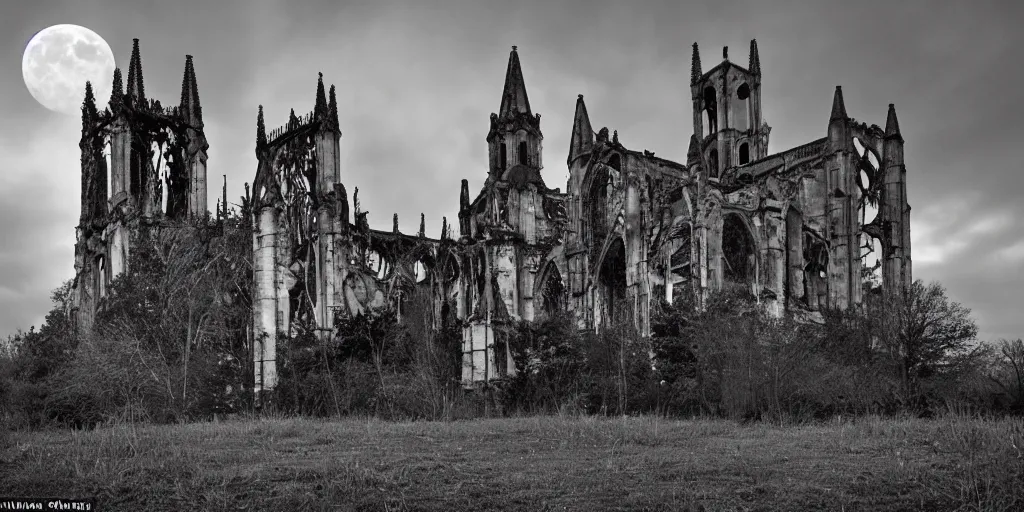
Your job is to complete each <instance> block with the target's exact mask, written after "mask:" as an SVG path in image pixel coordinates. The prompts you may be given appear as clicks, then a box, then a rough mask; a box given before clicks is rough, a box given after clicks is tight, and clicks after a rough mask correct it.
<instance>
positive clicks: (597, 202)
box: [590, 175, 608, 246]
mask: <svg viewBox="0 0 1024 512" xmlns="http://www.w3.org/2000/svg"><path fill="white" fill-rule="evenodd" d="M607 223H608V177H607V175H605V176H599V177H598V181H597V182H596V183H594V190H593V193H592V194H591V196H590V236H591V238H590V241H591V243H592V244H594V246H596V245H597V242H599V241H601V240H604V235H605V232H606V230H607V227H606V224H607Z"/></svg>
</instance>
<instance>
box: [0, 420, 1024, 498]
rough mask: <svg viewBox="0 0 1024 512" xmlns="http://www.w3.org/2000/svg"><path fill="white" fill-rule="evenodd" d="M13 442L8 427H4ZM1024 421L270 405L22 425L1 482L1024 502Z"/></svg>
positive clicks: (306, 493) (238, 490) (58, 487)
mask: <svg viewBox="0 0 1024 512" xmlns="http://www.w3.org/2000/svg"><path fill="white" fill-rule="evenodd" d="M0 440H2V439H0ZM1022 443H1024V422H1022V421H1021V420H1019V419H1017V420H976V419H968V418H962V417H947V418H941V419H936V420H916V419H913V420H911V419H907V420H893V419H880V418H862V419H856V420H853V421H849V420H846V421H836V422H831V423H828V424H820V425H805V426H773V425H768V424H751V425H737V424H736V423H732V422H727V421H721V420H685V421H676V420H666V419H661V418H655V417H641V418H594V417H568V416H565V417H557V416H556V417H530V418H512V419H494V420H477V421H464V422H463V421H460V422H415V423H388V422H382V421H377V420H340V421H319V420H311V419H269V420H268V419H262V420H246V421H242V420H239V421H231V422H220V423H217V422H214V423H199V424H191V425H174V426H132V425H120V426H115V427H107V428H101V429H97V430H94V431H78V432H74V431H62V432H44V433H14V434H9V435H6V440H5V441H4V442H3V443H2V445H0V448H3V450H2V451H0V497H2V496H8V497H9V496H22V497H69V498H70V497H83V496H93V497H95V498H96V499H97V503H98V505H99V506H100V509H101V510H229V509H243V510H245V509H248V510H438V511H440V510H445V511H448V510H587V511H597V510H808V509H812V510H813V509H819V510H1022V509H1024V454H1022V450H1024V444H1022Z"/></svg>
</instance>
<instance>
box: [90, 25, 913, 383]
mask: <svg viewBox="0 0 1024 512" xmlns="http://www.w3.org/2000/svg"><path fill="white" fill-rule="evenodd" d="M723 53H724V55H723V60H722V62H720V63H719V64H717V65H715V66H714V67H712V68H711V69H709V70H708V71H703V69H702V67H701V61H700V55H699V52H698V48H697V45H696V44H694V45H693V56H692V68H691V76H690V96H691V100H692V102H693V135H691V136H690V137H689V140H688V142H685V143H686V144H688V149H687V154H686V162H685V163H677V162H673V161H670V160H666V159H663V158H658V157H655V156H654V153H652V152H649V151H646V150H645V151H642V152H637V151H633V150H630V149H628V148H626V147H625V146H623V145H622V144H621V143H620V142H619V140H618V134H617V132H613V133H612V134H609V130H608V129H607V128H601V129H600V130H597V131H595V130H594V129H593V125H592V124H591V122H590V117H589V115H588V114H587V108H586V106H585V105H584V103H583V96H582V95H580V96H579V98H578V99H577V100H576V113H575V117H574V119H573V125H572V128H571V130H572V136H571V141H570V145H569V151H568V158H567V165H568V170H569V179H568V183H567V185H566V191H565V192H564V193H563V192H561V191H560V190H559V189H557V188H556V189H551V188H548V186H547V184H546V182H545V180H544V173H543V172H542V170H543V167H544V166H543V154H542V149H541V148H542V144H541V143H542V141H543V138H544V137H543V134H542V131H541V124H540V120H541V117H540V114H535V113H534V112H533V110H532V109H531V107H530V101H529V98H528V96H527V91H526V84H525V81H524V79H523V72H522V68H521V65H520V61H519V54H518V53H517V50H516V48H515V47H512V52H511V54H510V55H509V60H508V69H507V71H506V74H505V84H504V89H503V90H502V95H501V103H500V105H499V108H498V112H497V113H496V114H491V116H490V129H489V131H488V132H487V136H486V141H487V148H488V155H489V158H488V161H489V164H488V169H487V172H486V178H485V179H484V184H483V187H482V189H481V190H480V191H479V192H478V193H477V194H476V196H475V197H474V196H473V195H471V194H470V188H469V182H468V180H462V188H461V194H460V209H459V219H458V226H457V231H456V228H455V226H452V227H449V226H448V223H447V219H445V220H444V222H443V227H442V229H441V234H440V237H439V238H437V239H434V238H431V237H427V236H426V234H425V233H424V221H423V218H422V217H421V219H420V228H419V231H418V232H417V233H416V234H403V233H402V232H400V231H399V227H398V218H397V215H396V216H395V218H394V225H393V229H391V230H390V231H388V230H375V229H370V227H369V224H368V222H367V212H366V211H363V210H362V209H361V208H360V204H359V200H358V190H355V191H354V193H353V194H352V200H351V202H350V201H349V195H348V192H347V191H346V189H345V186H344V185H343V180H342V170H341V168H340V159H339V144H340V141H341V131H340V126H339V121H338V110H337V100H336V97H335V89H334V87H333V86H331V87H330V92H329V93H327V92H325V89H324V84H323V80H322V75H321V79H320V80H319V81H318V83H317V90H316V99H315V104H314V107H313V110H312V112H309V113H308V114H306V115H303V116H301V117H300V116H296V115H295V113H294V110H293V111H292V114H291V115H290V118H289V120H288V122H287V124H285V125H284V126H282V127H280V128H277V129H274V130H270V131H268V130H267V129H266V126H265V123H264V118H263V108H262V106H261V107H260V109H259V114H258V117H257V135H256V155H257V158H258V161H259V164H258V167H257V169H256V176H255V178H254V180H253V188H252V195H251V200H250V202H249V205H250V207H249V208H248V212H247V213H248V214H249V215H251V220H252V222H253V226H254V235H253V246H252V247H253V253H252V262H253V283H252V289H251V292H252V295H253V316H252V323H251V326H250V329H251V334H252V339H253V340H254V346H253V353H254V361H253V363H254V370H255V372H254V374H255V389H256V390H267V389H271V388H273V387H274V385H275V383H276V381H277V373H276V348H277V342H278V339H279V338H280V337H281V336H285V335H288V334H293V333H295V332H296V330H297V329H298V328H299V327H300V326H304V327H307V328H311V329H314V330H315V331H316V332H317V333H318V334H319V335H320V336H321V337H323V338H325V339H330V338H331V337H332V336H333V332H334V330H333V326H334V324H335V320H336V319H337V318H342V317H346V316H352V315H359V314H363V313H366V312H369V311H372V310H375V309H377V308H381V307H390V308H391V310H393V311H395V313H396V314H397V315H398V316H399V318H400V319H401V318H402V315H403V312H404V311H405V310H406V309H407V308H409V307H411V305H412V304H414V303H417V302H418V303H419V304H420V306H421V307H423V308H424V310H426V311H429V318H430V320H429V321H430V323H431V325H432V326H433V327H434V328H440V327H443V326H458V327H460V328H461V330H462V339H463V374H462V375H463V381H464V383H465V384H466V385H467V386H470V385H474V384H479V383H482V382H488V381H491V380H494V379H500V378H502V377H504V376H507V375H510V374H511V373H513V372H514V371H515V367H514V364H513V361H512V357H511V354H510V352H509V348H508V344H507V343H506V342H505V337H506V336H507V333H508V329H507V327H508V326H510V325H511V324H512V322H514V321H515V320H519V319H522V320H528V321H532V320H536V319H540V318H542V317H544V316H546V315H554V314H563V313H564V314H570V315H572V317H573V318H575V319H576V322H577V324H578V326H579V327H580V328H582V329H597V330H600V329H602V328H604V327H606V326H609V325H613V324H618V323H629V324H632V325H633V326H635V327H636V328H637V329H638V330H639V331H640V332H642V333H644V334H645V335H647V334H649V333H650V313H649V311H650V308H651V305H652V303H655V301H666V302H669V303H671V302H674V301H676V300H677V299H679V298H683V297H686V298H689V299H692V300H693V301H694V302H695V303H696V304H697V305H698V306H699V305H700V304H702V303H703V301H705V300H706V299H707V297H708V295H709V294H710V293H713V292H715V291H718V290H721V289H722V288H723V287H726V286H732V287H738V288H739V289H744V290H747V291H749V293H750V294H752V295H753V296H755V297H756V298H757V300H758V301H759V302H760V303H761V304H763V306H764V307H765V308H766V309H767V311H768V312H769V313H770V314H772V315H775V316H781V315H783V314H785V313H786V312H787V311H788V312H791V313H793V314H799V315H803V316H807V315H813V312H814V311H816V310H818V309H820V308H823V307H839V308H845V307H848V306H851V305H857V304H860V303H862V300H863V299H864V294H865V293H869V292H870V291H871V290H881V291H882V292H883V293H887V294H894V293H896V294H898V293H901V291H902V290H904V289H905V288H906V287H907V286H908V285H909V284H910V282H911V262H910V207H909V206H908V204H907V192H906V190H907V189H906V167H905V166H904V163H903V138H902V136H901V134H900V129H899V123H898V122H897V119H896V111H895V109H894V108H893V105H891V104H890V105H889V110H888V114H887V118H886V122H885V128H884V129H882V128H880V127H879V126H878V125H867V124H865V123H858V122H856V121H855V120H853V119H851V118H850V117H849V116H847V114H846V108H845V106H844V104H843V95H842V90H841V89H840V88H839V87H836V90H835V96H834V98H833V102H832V109H831V113H830V115H829V119H828V122H827V123H825V122H824V120H823V122H822V127H823V128H827V129H826V130H825V136H823V137H822V138H820V139H817V140H813V141H810V142H808V143H806V144H803V145H801V146H797V147H795V148H792V149H789V150H786V151H782V152H777V153H774V154H769V153H768V135H769V133H770V131H771V128H770V127H769V126H768V124H767V122H765V120H764V119H763V118H762V115H761V65H760V59H759V56H758V49H757V43H756V41H751V43H750V53H749V60H748V63H747V66H746V67H744V66H740V65H738V64H736V63H734V62H731V61H730V60H729V59H728V49H727V48H726V50H725V51H724V52H723ZM82 119H83V133H82V141H81V148H82V217H81V222H80V224H79V227H78V239H77V240H78V241H77V244H76V251H75V254H76V261H75V266H76V271H77V273H76V280H75V294H74V297H75V303H74V307H75V308H76V313H75V314H76V318H77V324H78V325H79V328H80V329H88V328H89V326H90V325H91V320H92V318H93V316H94V314H95V311H96V309H97V307H102V305H101V304H102V303H101V301H100V299H101V298H102V297H103V296H104V294H105V293H106V291H105V290H106V287H107V286H108V284H109V282H110V280H111V279H112V278H113V277H114V276H116V275H117V274H118V273H120V272H122V271H124V269H125V265H126V262H127V261H128V253H129V251H130V247H129V245H130V244H129V240H132V238H131V237H130V236H129V233H130V231H131V230H133V229H137V228H138V226H140V225H143V224H146V223H149V224H159V225H174V224H175V223H178V224H180V223H183V222H185V221H186V220H187V219H190V218H198V217H202V216H205V215H208V213H207V210H206V197H207V189H206V183H207V182H206V159H207V156H206V151H207V147H208V145H207V144H206V138H205V136H204V135H203V120H202V110H201V108H200V105H199V95H198V88H197V86H196V76H195V71H194V69H193V65H192V59H191V57H187V58H186V63H185V75H184V79H183V82H182V91H181V100H180V103H179V105H178V106H177V107H174V108H170V109H168V108H163V107H161V106H160V104H159V102H154V101H147V100H146V97H145V93H144V88H143V82H142V66H141V58H140V56H139V48H138V40H136V41H135V47H134V48H133V51H132V58H131V63H130V65H129V70H128V84H127V90H126V91H124V92H122V83H121V74H120V71H116V72H115V74H114V92H113V94H112V96H111V99H110V104H109V108H108V109H107V110H106V111H104V112H102V113H100V112H97V109H96V107H95V103H94V101H93V100H92V93H91V89H89V90H87V98H86V102H85V106H84V107H83V114H82ZM684 140H685V138H684V136H683V135H682V134H680V137H679V141H680V144H684ZM164 144H167V146H166V147H165V146H164ZM160 152H163V153H162V154H163V155H164V156H165V160H166V165H163V166H162V168H157V167H159V165H158V166H154V164H153V158H152V156H153V155H154V153H156V154H161V153H160ZM363 171H365V170H363ZM355 172H361V171H360V170H355ZM481 172H482V170H481ZM108 180H109V182H108ZM164 186H166V187H167V190H166V193H164V191H163V188H162V187H164ZM339 342H341V343H343V342H344V340H339Z"/></svg>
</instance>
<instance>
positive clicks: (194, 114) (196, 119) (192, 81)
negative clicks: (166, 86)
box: [178, 55, 203, 127]
mask: <svg viewBox="0 0 1024 512" xmlns="http://www.w3.org/2000/svg"><path fill="white" fill-rule="evenodd" d="M178 109H179V111H180V112H181V115H182V116H183V117H184V118H185V120H186V121H188V122H190V123H194V124H195V125H197V126H198V127H202V125H203V110H202V107H201V106H200V105H199V86H198V85H197V84H196V69H195V66H193V64H192V56H191V55H186V56H185V75H184V76H183V77H182V79H181V101H180V102H179V106H178Z"/></svg>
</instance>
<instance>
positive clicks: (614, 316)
mask: <svg viewBox="0 0 1024 512" xmlns="http://www.w3.org/2000/svg"><path fill="white" fill-rule="evenodd" d="M599 276H600V277H599V278H598V280H599V282H600V283H601V291H602V294H603V295H604V297H603V298H604V300H603V301H602V306H603V309H604V314H605V318H606V319H607V320H608V322H607V323H608V325H616V324H621V323H624V322H626V321H627V320H628V321H632V320H631V318H632V311H631V309H632V308H630V304H629V300H628V298H627V296H626V246H625V245H624V244H623V242H622V238H621V237H616V238H615V240H614V241H613V242H612V243H611V245H610V246H609V247H608V251H607V252H605V255H604V259H603V260H601V269H600V272H599Z"/></svg>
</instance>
